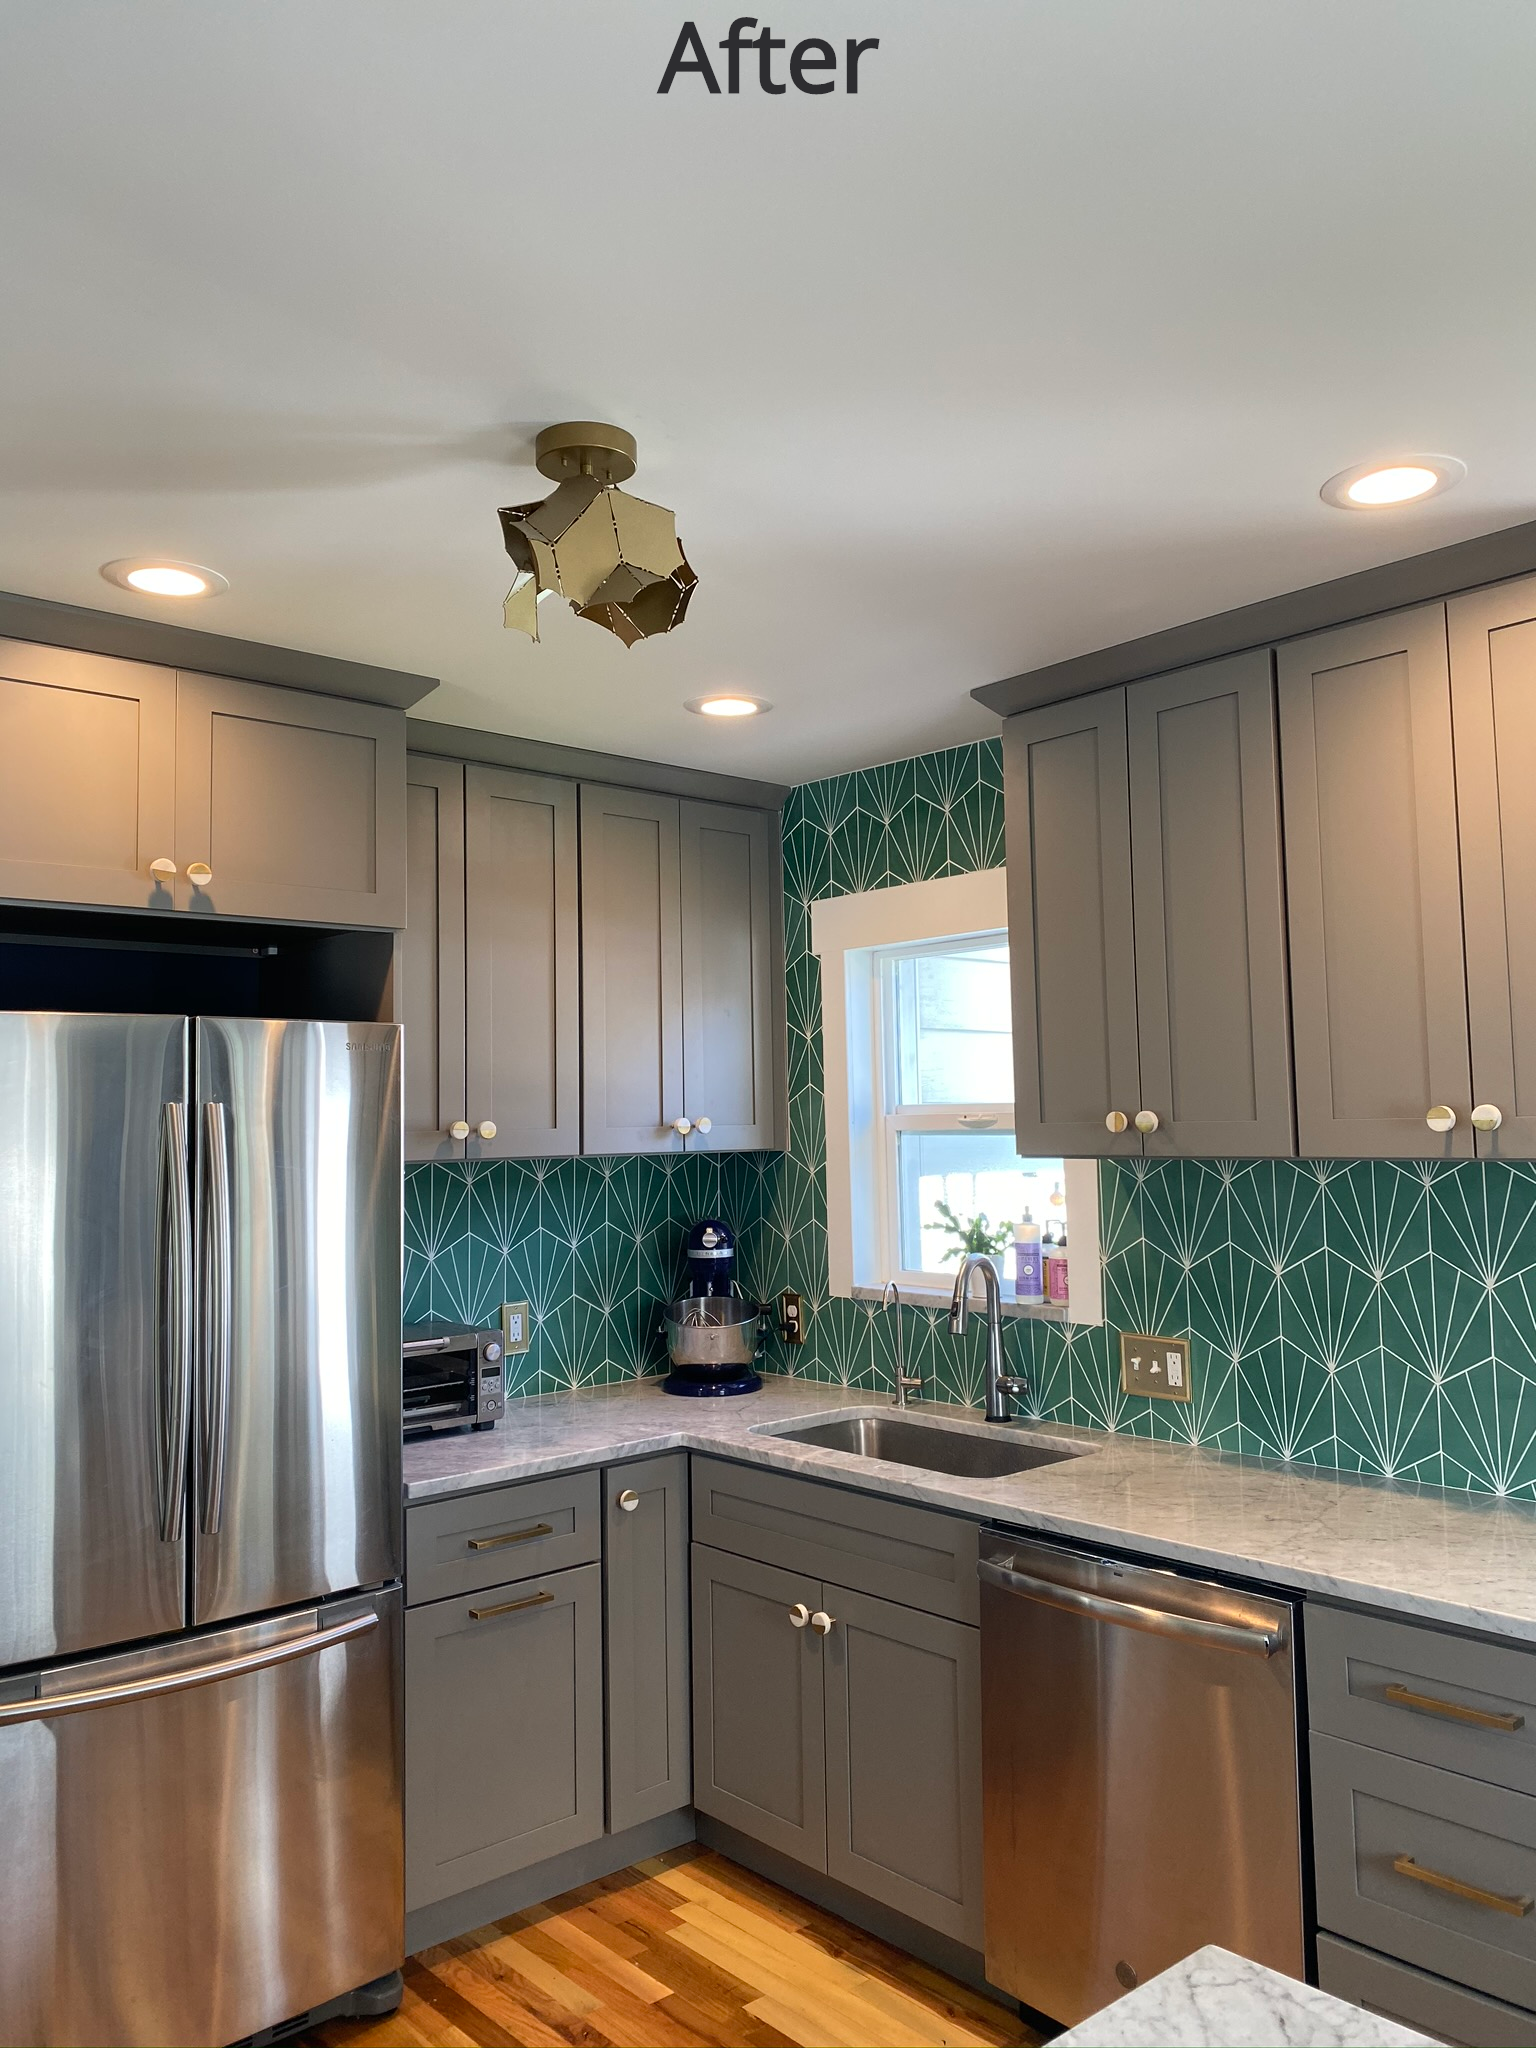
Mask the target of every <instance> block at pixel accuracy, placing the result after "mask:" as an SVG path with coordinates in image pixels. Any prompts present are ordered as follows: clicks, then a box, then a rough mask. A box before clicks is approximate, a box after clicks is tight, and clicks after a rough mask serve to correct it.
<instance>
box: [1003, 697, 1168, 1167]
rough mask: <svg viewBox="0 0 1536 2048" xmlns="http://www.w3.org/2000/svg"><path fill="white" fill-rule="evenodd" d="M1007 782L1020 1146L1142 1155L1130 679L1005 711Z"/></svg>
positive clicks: (1073, 1152)
mask: <svg viewBox="0 0 1536 2048" xmlns="http://www.w3.org/2000/svg"><path fill="white" fill-rule="evenodd" d="M1003 786H1004V804H1005V815H1006V819H1007V850H1008V851H1007V857H1008V932H1009V952H1010V958H1011V961H1012V974H1013V1057H1014V1094H1015V1100H1014V1116H1015V1130H1016V1132H1017V1136H1018V1145H1019V1150H1020V1151H1021V1152H1023V1153H1026V1154H1027V1153H1030V1152H1043V1153H1052V1152H1060V1153H1066V1154H1071V1155H1077V1156H1086V1155H1090V1154H1094V1153H1108V1154H1111V1155H1120V1156H1128V1155H1131V1154H1136V1153H1139V1152H1140V1150H1141V1138H1140V1134H1139V1133H1138V1131H1137V1129H1136V1127H1135V1124H1134V1122H1133V1121H1132V1119H1133V1118H1134V1116H1135V1114H1136V1112H1137V1110H1138V1109H1139V1108H1140V1107H1141V1103H1140V1087H1141V1083H1140V1068H1139V1065H1138V1060H1137V1050H1136V968H1135V949H1134V943H1133V938H1132V927H1131V844H1130V802H1129V781H1128V766H1127V759H1126V736H1125V692H1124V690H1120V689H1116V690H1101V691H1099V692H1098V693H1097V694H1096V695H1094V696H1090V697H1076V698H1073V699H1072V700H1071V701H1070V702H1069V703H1066V704H1052V705H1047V706H1046V707H1045V708H1044V709H1042V710H1039V711H1026V712H1022V713H1020V714H1019V715H1018V716H1017V717H1014V718H1010V719H1009V720H1008V721H1007V723H1006V724H1005V725H1004V727H1003ZM1106 1118H1112V1119H1115V1120H1119V1119H1124V1121H1123V1124H1122V1125H1121V1128H1120V1130H1118V1131H1115V1130H1113V1129H1112V1128H1111V1127H1110V1126H1109V1125H1108V1124H1106Z"/></svg>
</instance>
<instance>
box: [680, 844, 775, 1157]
mask: <svg viewBox="0 0 1536 2048" xmlns="http://www.w3.org/2000/svg"><path fill="white" fill-rule="evenodd" d="M778 827H779V821H778V818H777V816H776V815H775V813H773V812H772V811H745V810H735V809H732V808H731V807H730V806H728V805H726V804H712V803H685V804H683V805H682V806H681V807H680V813H679V854H680V864H681V878H682V943H683V1096H684V1108H685V1111H686V1113H687V1115H688V1116H690V1117H692V1118H693V1119H694V1121H695V1122H697V1121H698V1119H699V1118H700V1117H701V1116H704V1117H708V1118H709V1120H710V1122H711V1125H712V1129H711V1130H710V1133H709V1143H710V1145H711V1146H713V1147H714V1148H715V1149H716V1150H734V1151H752V1150H763V1149H766V1148H768V1147H770V1146H774V1145H778V1144H781V1143H782V1142H783V1140H782V1134H781V1130H780V1124H781V1114H782V1113H781V1110H780V1106H779V1104H780V1088H779V1073H778V1068H779V1059H778V1047H779V1033H778V1029H777V1014H778V1009H779V1005H780V1003H781V1002H782V1000H783V974H782V971H781V970H780V968H779V965H778V959H779V948H778V946H777V945H775V943H774V939H775V934H776V929H777V926H776V909H775V900H774V899H775V895H776V891H777V888H778V883H779V861H778Z"/></svg>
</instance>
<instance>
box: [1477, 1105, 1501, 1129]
mask: <svg viewBox="0 0 1536 2048" xmlns="http://www.w3.org/2000/svg"><path fill="white" fill-rule="evenodd" d="M1503 1121H1504V1112H1503V1110H1502V1109H1500V1108H1498V1107H1497V1105H1496V1104H1494V1103H1492V1102H1480V1103H1479V1104H1478V1105H1477V1107H1476V1109H1474V1110H1473V1112H1472V1128H1473V1130H1474V1131H1496V1130H1497V1129H1498V1128H1499V1125H1500V1124H1501V1123H1503Z"/></svg>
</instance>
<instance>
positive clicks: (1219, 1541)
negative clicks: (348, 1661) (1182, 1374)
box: [405, 1376, 1536, 1643]
mask: <svg viewBox="0 0 1536 2048" xmlns="http://www.w3.org/2000/svg"><path fill="white" fill-rule="evenodd" d="M890 1412H891V1405H890V1402H889V1400H888V1399H882V1397H881V1396H879V1395H878V1394H860V1393H857V1392H854V1391H851V1390H850V1389H848V1388H846V1387H838V1386H829V1385H827V1384H826V1383H825V1382H822V1381H815V1380H794V1379H787V1378H783V1377H778V1376H772V1377H769V1378H767V1379H765V1381H764V1383H763V1388H762V1391H761V1393H757V1394H744V1395H738V1396H735V1397H733V1398H731V1399H726V1400H720V1399H714V1400H682V1399H679V1398H677V1397H676V1396H674V1395H669V1394H664V1393H663V1392H662V1391H661V1383H660V1381H659V1380H632V1381H628V1382H626V1383H624V1384H622V1385H619V1386H612V1387H593V1388H588V1389H583V1390H580V1391H577V1392H573V1393H568V1394H546V1395H540V1396H537V1397H534V1398H531V1399H524V1400H516V1401H513V1402H511V1403H509V1405H508V1413H507V1416H506V1419H505V1421H503V1422H502V1423H500V1424H499V1425H498V1426H497V1428H496V1429H495V1430H493V1431H488V1432H486V1433H485V1434H483V1435H471V1434H464V1435H458V1436H440V1437H431V1438H427V1439H424V1440H422V1441H419V1442H416V1443H411V1444H407V1445H406V1447H405V1493H406V1500H407V1502H409V1503H416V1502H420V1501H425V1500H433V1499H436V1498H439V1497H440V1496H443V1495H447V1494H454V1493H465V1492H470V1491H473V1490H475V1489H477V1488H480V1487H486V1486H498V1485H503V1484H505V1483H506V1482H507V1481H509V1480H516V1479H529V1478H533V1477H534V1476H536V1475H537V1474H539V1473H544V1472H559V1471H569V1470H573V1469H577V1468H579V1467H582V1466H591V1465H608V1464H616V1463H618V1462H620V1461H621V1460H624V1459H628V1458H639V1457H646V1456H648V1455H650V1454H651V1453H653V1452H657V1451H668V1450H690V1451H702V1452H706V1453H712V1454H713V1455H715V1456H717V1457H722V1458H735V1459H738V1460H742V1461H745V1462H747V1463H749V1464H755V1465H768V1466H772V1467H774V1468H775V1469H776V1470H778V1471H782V1472H796V1473H800V1474H801V1475H803V1476H805V1477H808V1478H813V1479H825V1480H834V1481H837V1482H839V1483H841V1484H843V1485H846V1486H857V1487H859V1488H861V1489H863V1490H864V1491H867V1492H872V1493H879V1494H884V1495H887V1496H889V1497H890V1498H891V1499H894V1500H909V1501H915V1502H921V1503H924V1504H926V1505H928V1506H931V1507H938V1508H948V1509H950V1510H952V1511H954V1512H956V1513H960V1514H967V1515H974V1516H976V1517H978V1518H979V1519H982V1520H986V1521H992V1522H1000V1523H1006V1524H1011V1525H1014V1526H1017V1527H1018V1528H1020V1529H1035V1530H1039V1531H1041V1532H1043V1533H1045V1534H1049V1535H1057V1536H1064V1537H1071V1538H1075V1539H1078V1540H1080V1541H1082V1542H1085V1543H1090V1544H1094V1543H1102V1544H1106V1545H1109V1546H1111V1547H1114V1548H1117V1549H1123V1550H1130V1551H1136V1552H1139V1553H1141V1554H1143V1555H1146V1556H1151V1557H1166V1558H1169V1559H1173V1560H1177V1561H1178V1562H1180V1563H1186V1564H1192V1565H1196V1566H1206V1567H1209V1568H1214V1569H1218V1570H1221V1571H1226V1572H1233V1573H1236V1574H1239V1575H1241V1576H1246V1577H1250V1578H1254V1579H1262V1580H1266V1581H1268V1582H1269V1583H1270V1584H1273V1585H1280V1586H1286V1587H1291V1588H1294V1589H1297V1590H1299V1591H1301V1592H1306V1593H1320V1594H1325V1595H1329V1596H1331V1597H1333V1598H1336V1599H1341V1600H1350V1601H1358V1602H1360V1603H1361V1604H1363V1605H1365V1606H1370V1607H1380V1608H1390V1609H1395V1610H1397V1611H1398V1612H1401V1613H1404V1614H1409V1615H1417V1616H1420V1617H1422V1618H1424V1619H1425V1620H1429V1621H1440V1622H1445V1623H1448V1624H1450V1625H1451V1626H1453V1627H1460V1628H1472V1629H1481V1630H1485V1631H1487V1632H1488V1633H1490V1634H1493V1635H1502V1636H1512V1637H1516V1638H1518V1639H1519V1640H1521V1641H1525V1642H1533V1643H1536V1507H1533V1506H1528V1505H1526V1504H1523V1503H1513V1502H1508V1501H1501V1500H1498V1499H1497V1498H1495V1497H1493V1496H1491V1495H1479V1494H1464V1493H1453V1492H1449V1491H1445V1490H1443V1489H1440V1488H1437V1487H1425V1486H1412V1485H1405V1484H1401V1483H1397V1482H1389V1481H1383V1480H1371V1479H1361V1478H1357V1477H1356V1476H1354V1475H1353V1474H1350V1473H1340V1472H1328V1471H1324V1470H1320V1469H1318V1468H1314V1467H1310V1466H1308V1467H1301V1466H1288V1465H1282V1464H1278V1463H1272V1462H1270V1461H1268V1460H1265V1459H1258V1458H1239V1457H1235V1456H1232V1455H1229V1454H1227V1453H1223V1452H1216V1451H1207V1450H1196V1449H1192V1448H1190V1447H1189V1446H1187V1445H1183V1444H1166V1443H1152V1442H1149V1441H1147V1440H1146V1439H1145V1438H1137V1437H1128V1436H1104V1435H1100V1434H1098V1433H1096V1432H1093V1431H1089V1430H1080V1429H1068V1428H1064V1427H1061V1426H1059V1425H1055V1424H1041V1425H1037V1424H1023V1425H1019V1424H1014V1425H1011V1426H1009V1429H1008V1433H1009V1435H1010V1436H1017V1437H1021V1438H1023V1439H1024V1440H1025V1441H1027V1442H1034V1443H1045V1444H1052V1445H1055V1446H1057V1447H1060V1448H1062V1449H1068V1450H1071V1451H1072V1452H1074V1453H1076V1454H1078V1455H1074V1456H1072V1457H1070V1458H1067V1459H1064V1460H1063V1461H1062V1462H1060V1463H1059V1464H1053V1465H1048V1466H1044V1467H1041V1468H1040V1469H1038V1470H1036V1471H1033V1472H1021V1473H1017V1474H1015V1475H1014V1476H1012V1477H1010V1478H1006V1479H955V1478H950V1477H949V1476H948V1475H947V1474H944V1473H941V1472H927V1471H923V1470H921V1469H919V1468H917V1467H915V1466H910V1465H895V1464H889V1463H886V1462H884V1461H883V1460H877V1459H872V1458H857V1457H853V1456H850V1455H848V1454H847V1453H844V1452H841V1451H829V1450H822V1449H819V1448H817V1447H814V1446H812V1445H809V1444H796V1443H786V1442H785V1441H784V1440H783V1439H782V1438H780V1437H777V1436H774V1435H772V1434H767V1433H765V1432H766V1431H771V1430H773V1429H775V1428H778V1427H781V1426H783V1425H785V1424H787V1423H790V1422H792V1421H793V1420H795V1419H796V1418H801V1419H805V1420H816V1421H822V1420H826V1419H827V1418H828V1417H830V1416H832V1415H850V1414H853V1415H857V1414H882V1415H883V1414H889V1413H890ZM911 1413H912V1414H913V1415H914V1416H917V1417H920V1418H921V1419H922V1420H923V1421H932V1422H939V1423H940V1424H942V1425H943V1426H945V1427H952V1428H960V1429H971V1430H976V1429H982V1430H987V1431H988V1432H989V1433H990V1431H991V1430H993V1429H996V1428H1000V1425H995V1424H992V1425H989V1424H986V1423H983V1422H982V1421H981V1420H980V1418H979V1417H978V1416H977V1415H976V1413H975V1411H974V1410H971V1409H966V1408H950V1407H944V1406H941V1405H939V1404H937V1403H933V1402H923V1403H921V1404H920V1405H917V1406H914V1408H913V1409H912V1410H911Z"/></svg>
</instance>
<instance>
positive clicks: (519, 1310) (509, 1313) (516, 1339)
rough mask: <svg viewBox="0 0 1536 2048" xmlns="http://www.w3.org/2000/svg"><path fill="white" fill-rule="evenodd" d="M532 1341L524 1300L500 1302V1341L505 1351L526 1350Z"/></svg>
mask: <svg viewBox="0 0 1536 2048" xmlns="http://www.w3.org/2000/svg"><path fill="white" fill-rule="evenodd" d="M532 1342H533V1331H532V1328H531V1327H530V1318H529V1315H528V1304H527V1302H526V1301H504V1302H503V1303H502V1304H501V1343H502V1349H503V1350H505V1351H526V1350H527V1349H528V1346H529V1345H530V1344H531V1343H532Z"/></svg>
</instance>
